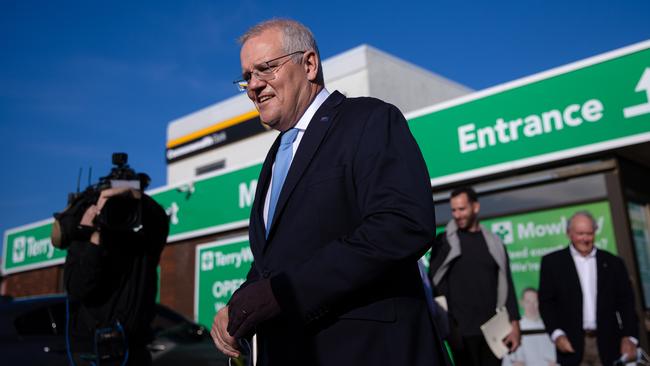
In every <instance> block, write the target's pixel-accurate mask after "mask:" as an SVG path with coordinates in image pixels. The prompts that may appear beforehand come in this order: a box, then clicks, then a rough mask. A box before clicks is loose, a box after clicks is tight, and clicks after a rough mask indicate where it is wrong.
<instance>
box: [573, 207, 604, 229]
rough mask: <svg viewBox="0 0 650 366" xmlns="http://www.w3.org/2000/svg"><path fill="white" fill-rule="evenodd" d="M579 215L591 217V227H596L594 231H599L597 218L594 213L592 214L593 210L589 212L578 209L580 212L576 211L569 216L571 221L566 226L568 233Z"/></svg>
mask: <svg viewBox="0 0 650 366" xmlns="http://www.w3.org/2000/svg"><path fill="white" fill-rule="evenodd" d="M578 216H582V217H586V218H587V219H589V221H591V227H592V228H593V229H594V232H596V231H598V222H596V219H595V218H594V215H592V214H591V212H589V211H586V210H582V211H578V212H576V213H574V214H573V215H571V217H570V218H569V222H568V223H567V226H566V231H567V233H568V232H569V230H570V229H571V225H572V224H573V220H575V218H576V217H578Z"/></svg>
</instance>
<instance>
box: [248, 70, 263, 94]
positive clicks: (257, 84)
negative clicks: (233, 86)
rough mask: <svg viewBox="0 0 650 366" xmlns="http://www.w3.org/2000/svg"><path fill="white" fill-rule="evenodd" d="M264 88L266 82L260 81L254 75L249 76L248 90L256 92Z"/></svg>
mask: <svg viewBox="0 0 650 366" xmlns="http://www.w3.org/2000/svg"><path fill="white" fill-rule="evenodd" d="M265 86H266V81H264V80H261V79H260V78H258V77H257V75H255V74H254V73H253V74H252V75H251V79H250V80H249V81H248V90H258V89H260V88H262V89H263V88H264V87H265Z"/></svg>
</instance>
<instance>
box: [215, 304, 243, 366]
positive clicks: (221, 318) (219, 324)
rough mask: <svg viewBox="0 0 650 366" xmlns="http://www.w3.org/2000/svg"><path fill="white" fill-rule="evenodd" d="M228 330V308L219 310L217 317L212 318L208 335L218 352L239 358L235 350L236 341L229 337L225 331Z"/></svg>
mask: <svg viewBox="0 0 650 366" xmlns="http://www.w3.org/2000/svg"><path fill="white" fill-rule="evenodd" d="M227 328H228V306H225V307H223V308H221V309H220V310H219V311H218V312H217V315H216V316H215V317H214V322H213V323H212V330H210V335H211V336H212V340H213V341H214V344H215V346H217V348H218V349H219V351H221V352H223V354H225V355H226V356H228V357H233V358H236V357H239V351H238V350H237V340H236V339H235V338H234V337H231V336H230V334H228V331H227V330H226V329H227Z"/></svg>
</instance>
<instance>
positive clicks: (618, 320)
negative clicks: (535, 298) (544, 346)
mask: <svg viewBox="0 0 650 366" xmlns="http://www.w3.org/2000/svg"><path fill="white" fill-rule="evenodd" d="M597 229H598V227H597V224H596V220H594V218H593V216H592V215H591V214H590V213H589V212H586V211H581V212H577V213H575V214H574V215H573V216H572V217H571V218H570V219H569V223H568V226H567V235H568V237H569V239H570V241H571V244H570V245H569V247H568V248H567V249H562V250H559V251H556V252H553V253H550V254H548V255H546V256H544V257H543V258H542V266H541V270H540V284H539V301H540V304H539V305H540V312H541V315H542V319H543V320H544V324H546V330H547V332H549V334H550V335H551V339H552V340H553V342H554V343H555V347H556V350H557V361H558V363H559V364H561V365H578V364H581V365H611V364H612V363H613V362H614V361H615V360H617V359H620V358H621V356H625V357H626V359H627V360H631V359H634V357H635V353H636V344H637V343H638V340H637V337H638V332H639V322H638V318H637V315H636V312H635V310H634V301H635V300H634V293H633V292H632V286H631V284H630V279H629V276H628V274H627V270H626V269H625V265H624V264H623V261H622V260H621V259H620V258H619V257H617V256H615V255H613V254H611V253H608V252H606V251H603V250H598V249H596V247H595V246H594V238H595V235H596V230H597Z"/></svg>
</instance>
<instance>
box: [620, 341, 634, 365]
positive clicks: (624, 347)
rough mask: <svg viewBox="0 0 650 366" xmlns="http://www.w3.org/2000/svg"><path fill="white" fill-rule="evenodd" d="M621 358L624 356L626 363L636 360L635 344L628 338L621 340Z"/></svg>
mask: <svg viewBox="0 0 650 366" xmlns="http://www.w3.org/2000/svg"><path fill="white" fill-rule="evenodd" d="M621 356H625V359H626V360H628V361H632V360H636V344H634V342H632V340H631V339H630V337H623V338H621Z"/></svg>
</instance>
